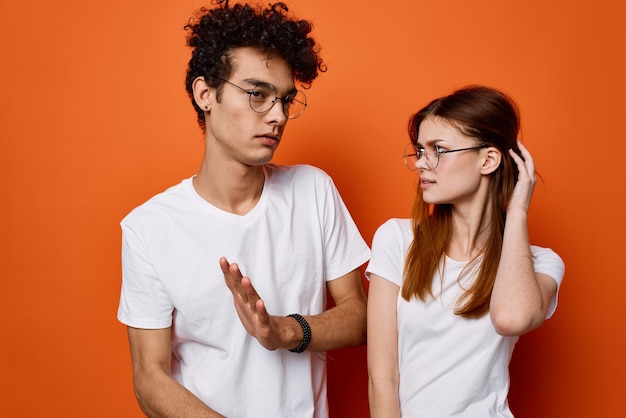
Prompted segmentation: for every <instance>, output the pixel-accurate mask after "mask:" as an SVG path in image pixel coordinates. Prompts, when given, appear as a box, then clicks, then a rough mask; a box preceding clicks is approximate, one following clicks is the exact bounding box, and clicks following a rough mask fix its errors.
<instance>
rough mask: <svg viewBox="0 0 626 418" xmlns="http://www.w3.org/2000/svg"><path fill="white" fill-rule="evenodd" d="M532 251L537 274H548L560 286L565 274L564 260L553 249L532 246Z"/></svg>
mask: <svg viewBox="0 0 626 418" xmlns="http://www.w3.org/2000/svg"><path fill="white" fill-rule="evenodd" d="M530 251H531V253H532V255H533V264H534V268H535V271H536V272H537V273H544V274H547V275H548V276H550V277H552V278H553V279H554V280H555V281H556V282H557V283H558V284H560V283H561V280H562V279H563V275H564V274H565V263H564V262H563V259H562V258H561V257H560V256H559V255H558V254H557V253H556V252H555V251H553V250H552V249H551V248H544V247H539V246H537V245H531V246H530Z"/></svg>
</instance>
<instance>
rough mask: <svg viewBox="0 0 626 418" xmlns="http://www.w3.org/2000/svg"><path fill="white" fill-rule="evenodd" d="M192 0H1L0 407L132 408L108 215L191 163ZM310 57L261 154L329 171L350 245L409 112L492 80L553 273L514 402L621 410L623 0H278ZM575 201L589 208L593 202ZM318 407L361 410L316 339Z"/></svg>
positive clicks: (625, 368) (376, 197)
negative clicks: (301, 27)
mask: <svg viewBox="0 0 626 418" xmlns="http://www.w3.org/2000/svg"><path fill="white" fill-rule="evenodd" d="M203 4H204V3H203V2H201V1H197V0H179V1H176V2H173V1H172V2H155V1H146V0H133V1H127V0H110V1H108V2H104V3H102V2H99V3H97V2H85V1H71V0H65V1H57V2H49V1H43V0H31V1H16V0H14V1H9V0H6V1H3V2H2V3H1V4H0V56H1V57H2V64H1V65H0V72H1V77H0V100H1V102H0V103H1V108H0V173H1V175H0V190H1V192H2V204H1V205H0V234H1V235H0V276H1V278H2V290H1V295H2V303H0V315H1V316H2V318H3V319H4V320H3V326H2V332H1V335H2V343H1V344H0V358H2V359H3V367H2V371H1V372H0V416H2V417H11V418H13V417H41V416H47V417H48V416H62V417H87V416H88V417H139V416H141V413H140V411H139V409H138V407H137V406H136V402H135V400H134V397H133V393H132V387H131V374H130V360H129V353H128V348H127V342H126V335H125V329H124V327H123V326H122V325H121V324H119V323H118V322H117V320H116V318H115V315H116V309H117V303H118V295H119V288H120V230H119V226H118V223H119V221H120V219H121V218H122V217H123V216H124V215H125V214H126V213H127V212H128V211H129V210H130V209H131V208H133V207H134V206H136V205H138V204H139V203H141V202H143V201H144V200H145V199H147V198H148V197H150V196H151V195H153V194H155V193H156V192H159V191H161V190H163V189H164V188H166V187H167V186H169V185H172V184H174V183H177V182H178V181H179V180H180V179H182V178H184V177H187V176H190V175H191V174H193V173H194V172H195V170H196V168H197V167H198V166H199V163H200V158H201V153H202V142H201V135H200V131H199V129H198V128H197V126H196V124H195V118H194V113H193V111H192V109H191V106H190V105H189V103H188V101H187V98H186V96H185V92H184V87H183V78H184V71H185V64H186V60H187V56H188V51H187V50H186V48H185V47H184V36H185V34H184V31H183V30H182V27H183V25H184V24H185V22H186V20H187V18H188V17H189V16H190V15H191V13H192V11H193V10H195V9H196V8H197V7H198V6H200V5H203ZM290 4H291V6H292V10H294V11H296V12H298V13H299V14H300V15H301V16H303V17H306V18H309V19H311V20H313V22H314V24H315V34H316V35H317V38H318V40H319V42H320V43H321V45H322V47H323V53H324V57H325V59H326V62H327V64H328V72H327V73H326V74H323V75H322V76H321V77H320V78H319V80H317V81H316V82H315V83H314V85H313V88H312V90H310V92H309V93H307V94H308V96H309V99H310V100H309V101H310V107H309V108H308V109H307V112H306V113H305V115H304V116H303V117H302V118H300V119H298V120H296V121H293V122H291V123H290V125H289V127H288V129H287V133H288V135H287V137H286V140H285V142H284V143H283V145H281V149H280V150H279V151H278V154H277V159H276V160H277V162H281V163H295V162H308V163H312V164H315V165H318V166H320V167H321V168H323V169H325V170H326V171H327V172H329V173H330V174H331V175H332V176H333V177H334V178H335V180H336V183H337V185H338V187H339V189H340V191H341V192H342V195H343V196H344V198H345V200H346V202H347V205H348V207H349V208H350V209H351V211H352V213H353V216H354V218H355V220H356V222H357V223H358V225H359V226H360V228H361V231H362V233H363V235H364V236H365V238H366V240H367V241H368V242H371V238H372V235H373V233H374V231H375V229H376V227H377V226H378V225H379V224H380V223H382V222H383V221H384V220H386V219H387V218H389V217H397V216H400V217H403V216H407V215H408V213H409V209H410V205H411V202H412V196H413V191H414V182H415V175H414V174H413V173H410V172H408V171H407V170H406V169H405V168H404V165H403V163H402V160H401V157H400V155H401V153H402V150H403V146H404V144H405V143H406V142H407V137H406V134H405V130H406V122H407V118H408V116H409V115H410V114H411V113H412V112H414V111H415V110H417V109H418V108H419V107H421V106H422V105H424V104H425V103H426V102H427V101H428V100H430V99H432V98H434V97H435V96H439V95H442V94H445V93H448V92H450V91H451V89H453V88H456V87H460V86H462V85H465V84H468V83H485V84H489V85H492V86H495V87H499V88H502V89H504V90H505V91H507V92H509V93H510V94H512V95H513V97H515V98H516V99H517V101H518V102H519V104H520V107H521V110H522V116H523V123H524V138H525V142H526V144H527V146H528V147H529V149H530V150H531V151H532V152H533V153H534V156H535V159H536V164H537V166H538V169H539V171H540V173H541V174H542V175H543V178H544V180H545V183H544V184H542V185H539V186H538V188H537V190H536V193H535V199H534V201H533V205H532V208H531V213H530V221H531V227H530V229H531V231H530V232H531V236H532V239H533V241H534V242H536V243H537V244H540V245H544V246H550V247H552V248H554V249H555V250H556V251H558V252H559V253H560V254H561V256H562V257H563V259H564V260H565V262H566V277H565V283H564V287H563V288H562V291H561V294H560V297H561V299H560V305H559V309H558V311H557V314H556V316H555V317H554V318H553V319H552V320H550V321H548V323H546V325H545V326H544V327H542V328H541V329H539V330H537V331H535V332H533V333H531V334H529V335H527V336H525V337H522V340H521V341H520V343H519V345H518V349H517V350H516V352H515V354H514V360H513V363H512V374H513V376H512V392H511V397H510V400H511V404H512V407H513V410H514V411H515V412H517V416H518V417H522V418H523V417H533V418H535V417H551V418H558V417H563V418H571V417H595V418H597V417H607V418H609V417H615V416H617V415H618V414H619V413H621V412H622V411H623V394H622V393H623V389H624V386H625V385H624V383H623V376H624V374H626V364H625V356H624V353H626V346H625V343H624V330H625V326H624V317H625V315H624V309H623V306H624V303H623V299H624V296H623V295H624V294H625V293H626V284H625V283H626V282H625V281H624V279H623V277H624V274H623V272H622V270H623V269H622V268H621V267H620V266H619V264H618V262H619V260H620V259H623V258H624V255H623V250H624V244H623V239H624V236H625V233H626V228H625V222H624V217H623V216H624V213H626V207H625V204H624V202H623V197H621V196H622V195H623V189H624V177H625V176H624V164H625V163H624V156H625V155H626V141H624V133H623V132H624V129H623V127H622V124H621V121H622V120H623V114H624V113H625V111H626V101H625V99H624V97H626V85H625V83H626V82H625V79H624V74H626V63H625V59H626V58H625V57H626V8H625V6H624V2H623V1H621V0H597V1H594V2H565V1H553V2H546V1H543V0H542V1H539V0H526V1H521V0H515V1H513V0H511V1H501V0H487V1H481V2H467V1H462V0H458V1H446V2H433V1H423V0H404V1H397V2H374V1H370V0H360V1H359V0H346V1H336V0H315V1H312V0H308V1H307V0H293V1H291V2H290ZM593 208H595V209H593ZM332 357H333V358H334V361H331V362H330V364H329V367H330V395H329V396H330V402H331V411H332V417H334V418H339V417H367V415H368V414H367V394H366V365H365V348H364V347H361V348H357V349H350V350H345V351H339V352H335V353H332Z"/></svg>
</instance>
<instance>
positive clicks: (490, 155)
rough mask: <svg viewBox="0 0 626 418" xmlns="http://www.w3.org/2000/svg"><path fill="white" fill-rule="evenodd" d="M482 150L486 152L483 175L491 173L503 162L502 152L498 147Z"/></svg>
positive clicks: (481, 171)
mask: <svg viewBox="0 0 626 418" xmlns="http://www.w3.org/2000/svg"><path fill="white" fill-rule="evenodd" d="M482 151H483V152H484V154H483V165H482V167H481V170H480V173H481V174H483V175H489V174H491V173H493V172H494V171H496V170H497V169H498V167H500V164H501V163H502V153H501V152H500V150H498V149H497V148H496V147H488V148H485V149H484V150H482Z"/></svg>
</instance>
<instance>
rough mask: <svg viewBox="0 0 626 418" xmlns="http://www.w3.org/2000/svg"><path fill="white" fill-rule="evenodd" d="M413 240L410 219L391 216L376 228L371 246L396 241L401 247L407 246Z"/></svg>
mask: <svg viewBox="0 0 626 418" xmlns="http://www.w3.org/2000/svg"><path fill="white" fill-rule="evenodd" d="M412 240H413V231H412V228H411V219H408V218H391V219H388V220H387V221H385V222H384V223H383V224H382V225H380V226H379V227H378V229H376V232H375V233H374V238H373V241H372V246H373V247H374V246H377V247H378V246H385V247H387V246H390V245H391V244H392V243H396V244H397V245H400V246H401V247H406V246H408V245H409V244H410V243H411V241H412Z"/></svg>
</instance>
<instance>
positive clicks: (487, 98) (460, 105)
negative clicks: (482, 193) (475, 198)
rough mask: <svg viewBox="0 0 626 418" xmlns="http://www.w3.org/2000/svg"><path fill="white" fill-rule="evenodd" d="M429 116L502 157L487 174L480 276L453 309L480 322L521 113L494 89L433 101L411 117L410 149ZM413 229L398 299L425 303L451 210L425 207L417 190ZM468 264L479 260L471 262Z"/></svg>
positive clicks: (448, 233)
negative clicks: (488, 216) (486, 212)
mask: <svg viewBox="0 0 626 418" xmlns="http://www.w3.org/2000/svg"><path fill="white" fill-rule="evenodd" d="M427 117H437V118H441V119H443V120H445V121H446V122H448V123H450V124H451V125H452V126H453V127H455V128H457V129H458V130H459V131H460V132H461V133H462V134H463V135H466V136H469V137H471V138H474V139H475V140H476V142H477V144H478V145H487V146H490V147H495V148H497V149H498V150H499V151H500V152H501V153H502V160H501V163H500V166H499V167H498V168H497V170H496V171H494V172H493V173H492V174H491V175H490V176H491V178H490V186H489V194H488V199H489V202H488V205H489V209H488V210H489V213H490V214H491V220H490V223H489V226H488V231H487V234H488V236H487V239H486V240H485V241H484V247H483V248H481V251H480V255H482V256H483V257H482V261H480V267H479V269H478V277H477V279H476V280H475V281H474V282H473V284H472V285H471V286H470V287H469V288H468V289H466V290H465V291H464V293H463V294H462V295H461V297H460V298H459V300H458V302H457V307H456V309H455V313H456V314H457V315H461V316H463V317H467V318H478V317H481V316H483V315H484V314H485V313H487V312H488V311H489V300H490V299H491V292H492V289H493V284H494V282H495V278H496V272H497V270H498V265H499V263H500V254H501V252H502V237H503V234H504V224H505V222H506V209H507V206H508V203H509V201H510V198H511V194H512V193H513V188H514V187H515V182H516V181H517V176H518V170H517V165H516V164H515V162H514V161H513V159H512V158H511V156H510V155H509V153H508V150H509V149H513V150H514V151H515V152H517V153H518V155H519V148H518V146H517V136H518V133H519V129H520V118H519V111H518V108H517V105H516V104H515V102H514V101H513V100H512V99H511V98H510V97H509V96H507V95H506V94H504V93H502V92H500V91H498V90H495V89H493V88H489V87H484V86H467V87H464V88H462V89H460V90H457V91H455V92H454V93H452V94H450V95H448V96H445V97H441V98H439V99H435V100H433V101H432V102H430V103H429V104H428V105H427V106H426V107H424V108H423V109H421V110H420V111H419V112H417V113H416V114H414V115H413V116H411V118H410V120H409V137H410V139H411V142H412V143H413V144H414V145H415V144H417V139H418V133H419V127H420V124H421V123H422V122H423V121H424V119H426V118H427ZM412 227H413V242H412V243H411V245H410V246H409V250H408V254H407V257H406V261H405V265H404V281H403V284H402V297H403V298H404V299H406V300H410V299H411V298H412V297H417V298H419V299H420V300H422V301H426V300H427V298H429V297H431V298H432V297H434V295H433V280H434V278H435V277H436V276H435V275H436V273H438V272H439V273H442V272H440V271H439V269H440V268H445V264H444V265H442V261H444V260H445V254H446V250H447V248H448V246H449V244H450V239H451V237H452V228H453V225H452V205H450V204H433V205H429V204H427V203H426V202H424V200H423V198H422V191H421V189H418V191H417V194H416V196H415V202H414V205H413V211H412ZM472 262H478V261H477V259H474V260H472ZM472 262H470V264H468V265H471V264H472Z"/></svg>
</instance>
